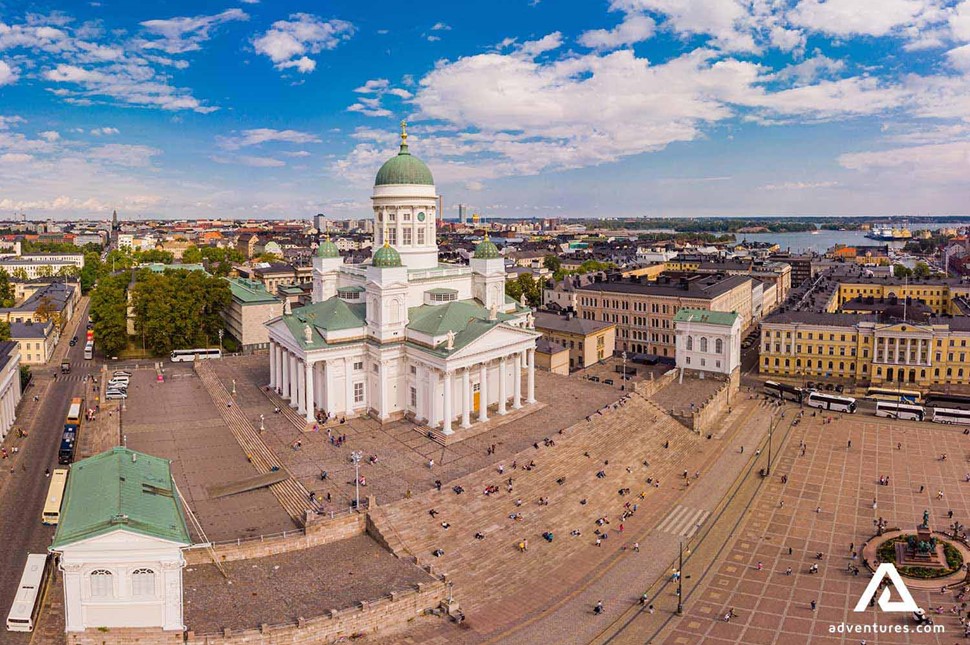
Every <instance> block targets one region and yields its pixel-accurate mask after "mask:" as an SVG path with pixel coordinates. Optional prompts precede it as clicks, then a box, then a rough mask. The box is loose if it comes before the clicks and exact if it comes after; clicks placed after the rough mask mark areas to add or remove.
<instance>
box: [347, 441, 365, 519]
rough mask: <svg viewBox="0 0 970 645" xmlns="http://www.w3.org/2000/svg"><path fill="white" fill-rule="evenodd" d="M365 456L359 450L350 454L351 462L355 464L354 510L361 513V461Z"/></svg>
mask: <svg viewBox="0 0 970 645" xmlns="http://www.w3.org/2000/svg"><path fill="white" fill-rule="evenodd" d="M363 456H364V454H363V453H362V452H361V451H359V450H355V451H353V452H352V453H350V460H351V461H352V462H354V490H355V495H354V508H356V509H357V510H358V511H360V460H361V458H362V457H363Z"/></svg>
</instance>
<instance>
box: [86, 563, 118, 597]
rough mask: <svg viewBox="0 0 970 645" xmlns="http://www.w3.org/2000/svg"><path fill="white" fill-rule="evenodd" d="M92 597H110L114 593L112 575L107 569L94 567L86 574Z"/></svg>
mask: <svg viewBox="0 0 970 645" xmlns="http://www.w3.org/2000/svg"><path fill="white" fill-rule="evenodd" d="M88 577H89V579H90V581H91V597H92V598H112V597H114V595H115V590H114V575H112V573H111V572H110V571H108V570H107V569H95V570H94V571H92V572H91V573H90V575H89V576H88Z"/></svg>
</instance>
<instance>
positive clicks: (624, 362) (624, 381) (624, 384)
mask: <svg viewBox="0 0 970 645" xmlns="http://www.w3.org/2000/svg"><path fill="white" fill-rule="evenodd" d="M621 356H623V389H624V390H626V352H623V354H621Z"/></svg>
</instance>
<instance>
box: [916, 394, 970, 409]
mask: <svg viewBox="0 0 970 645" xmlns="http://www.w3.org/2000/svg"><path fill="white" fill-rule="evenodd" d="M926 405H928V406H930V407H934V408H935V407H937V406H940V407H942V408H951V409H958V410H970V396H967V395H965V394H944V393H943V392H930V393H929V394H927V395H926Z"/></svg>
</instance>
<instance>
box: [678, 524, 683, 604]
mask: <svg viewBox="0 0 970 645" xmlns="http://www.w3.org/2000/svg"><path fill="white" fill-rule="evenodd" d="M677 615H678V616H683V615H684V543H683V542H681V543H680V565H679V568H678V569H677Z"/></svg>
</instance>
